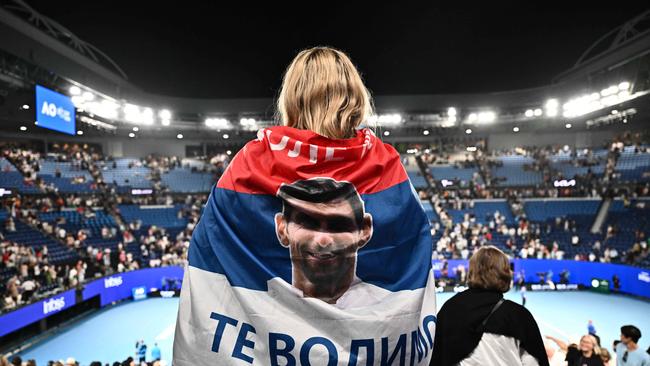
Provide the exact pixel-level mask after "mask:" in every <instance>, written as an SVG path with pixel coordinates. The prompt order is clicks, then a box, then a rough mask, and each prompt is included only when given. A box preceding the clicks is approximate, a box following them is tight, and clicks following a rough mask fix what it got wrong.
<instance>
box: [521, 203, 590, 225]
mask: <svg viewBox="0 0 650 366" xmlns="http://www.w3.org/2000/svg"><path fill="white" fill-rule="evenodd" d="M600 203H601V202H600V200H599V199H579V200H568V199H567V200H557V199H540V200H528V201H526V203H525V204H524V211H525V212H526V217H527V218H528V219H529V220H530V221H533V222H545V221H549V220H555V218H556V217H568V216H594V215H596V213H597V212H598V208H599V207H600Z"/></svg>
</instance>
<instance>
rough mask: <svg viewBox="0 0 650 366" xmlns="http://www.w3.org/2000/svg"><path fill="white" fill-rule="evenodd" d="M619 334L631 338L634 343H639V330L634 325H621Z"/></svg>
mask: <svg viewBox="0 0 650 366" xmlns="http://www.w3.org/2000/svg"><path fill="white" fill-rule="evenodd" d="M621 334H622V335H624V336H625V337H627V338H630V339H632V342H634V343H639V339H640V338H641V331H640V330H639V328H637V327H635V326H634V325H624V326H622V327H621Z"/></svg>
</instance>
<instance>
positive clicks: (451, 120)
mask: <svg viewBox="0 0 650 366" xmlns="http://www.w3.org/2000/svg"><path fill="white" fill-rule="evenodd" d="M454 123H456V116H449V117H447V124H448V125H451V126H453V125H454Z"/></svg>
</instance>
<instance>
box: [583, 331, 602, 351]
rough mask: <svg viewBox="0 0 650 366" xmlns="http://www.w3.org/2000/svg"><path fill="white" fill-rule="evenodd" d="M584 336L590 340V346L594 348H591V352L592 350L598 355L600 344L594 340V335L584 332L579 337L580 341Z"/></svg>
mask: <svg viewBox="0 0 650 366" xmlns="http://www.w3.org/2000/svg"><path fill="white" fill-rule="evenodd" d="M585 338H586V339H588V340H589V342H591V345H592V347H593V348H594V349H593V352H594V353H595V354H596V355H598V356H600V353H601V348H600V346H599V345H598V340H596V337H594V336H593V335H591V334H585V335H583V336H582V337H580V341H582V340H583V339H585Z"/></svg>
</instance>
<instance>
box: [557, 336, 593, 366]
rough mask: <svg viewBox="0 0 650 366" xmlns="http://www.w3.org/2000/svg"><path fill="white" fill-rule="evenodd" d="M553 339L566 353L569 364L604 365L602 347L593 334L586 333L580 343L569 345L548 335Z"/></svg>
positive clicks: (578, 365) (568, 365) (569, 365)
mask: <svg viewBox="0 0 650 366" xmlns="http://www.w3.org/2000/svg"><path fill="white" fill-rule="evenodd" d="M546 338H548V339H550V340H552V341H553V342H555V344H557V346H558V347H559V348H560V350H562V352H564V353H566V358H565V361H567V366H584V365H587V366H604V365H605V364H604V362H603V358H602V357H601V349H600V346H599V345H598V341H597V340H596V337H594V336H593V335H591V334H585V335H583V336H582V337H580V342H579V344H577V345H576V344H574V343H572V344H570V345H567V344H566V343H565V342H563V341H562V340H560V339H557V338H555V337H553V336H546Z"/></svg>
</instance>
